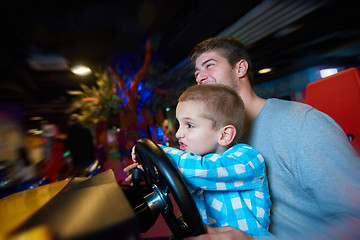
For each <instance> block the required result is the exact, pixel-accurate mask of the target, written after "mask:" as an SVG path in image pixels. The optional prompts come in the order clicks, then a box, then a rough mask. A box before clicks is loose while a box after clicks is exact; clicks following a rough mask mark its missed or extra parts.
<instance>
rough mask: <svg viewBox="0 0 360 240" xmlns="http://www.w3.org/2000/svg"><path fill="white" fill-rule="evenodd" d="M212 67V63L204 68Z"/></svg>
mask: <svg viewBox="0 0 360 240" xmlns="http://www.w3.org/2000/svg"><path fill="white" fill-rule="evenodd" d="M212 66H214V64H213V63H209V64H208V65H206V68H210V67H212Z"/></svg>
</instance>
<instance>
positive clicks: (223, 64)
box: [194, 51, 238, 90]
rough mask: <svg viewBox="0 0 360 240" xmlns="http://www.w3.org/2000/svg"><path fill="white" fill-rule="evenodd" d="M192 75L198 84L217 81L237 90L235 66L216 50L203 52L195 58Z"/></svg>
mask: <svg viewBox="0 0 360 240" xmlns="http://www.w3.org/2000/svg"><path fill="white" fill-rule="evenodd" d="M194 75H195V78H196V82H197V83H198V84H209V83H219V84H224V85H227V86H230V87H232V88H234V89H235V90H238V77H237V68H232V66H231V65H230V64H229V62H228V61H227V60H226V58H224V57H222V56H221V55H220V54H218V53H217V51H210V52H205V53H203V54H201V55H200V56H199V57H198V58H197V59H196V62H195V73H194Z"/></svg>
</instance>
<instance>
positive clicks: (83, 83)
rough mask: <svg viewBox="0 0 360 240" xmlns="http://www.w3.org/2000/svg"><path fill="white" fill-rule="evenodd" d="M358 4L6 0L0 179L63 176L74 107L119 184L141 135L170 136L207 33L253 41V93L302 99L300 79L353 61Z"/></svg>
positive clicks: (0, 46) (167, 140)
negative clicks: (195, 53) (194, 52)
mask: <svg viewBox="0 0 360 240" xmlns="http://www.w3.org/2000/svg"><path fill="white" fill-rule="evenodd" d="M359 8H360V3H359V2H357V1H335V0H324V1H310V0H309V1H296V0H294V1H291V0H263V1H260V0H242V1H239V0H234V1H230V0H223V1H220V2H219V1H212V0H192V1H190V0H189V1H188V0H177V1H167V0H132V1H109V0H102V1H96V0H92V1H76V0H74V1H22V0H13V1H7V2H4V3H2V4H1V10H2V14H1V21H0V22H1V31H2V34H1V39H0V59H1V60H0V72H1V78H0V83H1V84H0V117H1V119H0V170H1V174H2V175H1V177H2V182H1V184H2V186H5V187H6V186H14V185H17V183H19V182H23V181H25V180H28V179H33V178H34V177H43V176H47V177H51V176H52V177H53V178H52V179H59V178H64V177H67V176H69V171H70V170H69V169H71V166H70V167H69V166H68V165H67V162H68V161H69V162H71V160H72V156H71V155H69V150H68V147H67V146H66V144H65V140H66V139H67V137H68V132H67V131H68V127H69V121H68V119H69V117H70V116H71V114H74V113H76V114H77V120H78V121H79V123H81V125H82V126H83V127H85V128H87V129H88V130H89V131H90V133H91V136H92V141H93V144H94V154H95V155H94V158H95V159H97V160H99V162H100V163H101V164H100V165H101V167H103V168H104V166H105V168H113V169H119V171H118V172H116V175H117V177H118V179H119V181H121V180H122V179H123V178H124V175H123V173H122V172H121V169H122V167H123V165H124V164H126V161H127V160H126V159H127V158H128V156H129V150H130V149H131V146H132V145H133V143H134V142H135V141H136V140H137V139H138V138H140V137H149V138H152V139H153V140H154V141H156V142H160V143H163V144H168V145H176V139H174V132H175V119H174V107H175V106H176V101H177V97H178V96H179V94H180V93H181V92H182V91H183V90H184V89H185V88H187V87H188V86H190V85H193V84H194V83H195V81H194V77H193V66H192V64H191V62H190V59H189V57H188V53H189V51H190V50H191V48H192V47H193V46H194V45H195V44H196V43H198V42H200V41H202V40H205V39H207V38H209V37H214V36H233V37H236V38H238V39H240V40H241V41H242V42H243V43H244V44H245V46H247V47H248V48H249V51H250V53H251V55H252V57H253V63H254V66H255V91H256V92H257V93H258V94H259V96H261V97H264V98H269V97H277V98H282V99H287V100H293V101H303V99H304V97H305V87H306V85H307V84H308V83H310V82H312V81H315V80H317V79H320V78H322V77H324V76H327V74H328V73H326V72H325V71H322V70H326V69H327V70H328V71H327V72H329V71H330V74H331V73H334V72H337V71H341V70H343V69H346V68H349V67H354V66H355V67H358V66H359V60H360V59H359V58H360V23H359V17H358V16H359V13H358V11H359ZM79 66H80V67H82V68H80V69H77V70H76V69H74V68H75V67H79ZM261 70H262V71H261ZM54 143H61V144H62V145H57V146H56V145H54ZM55 147H57V148H55ZM49 159H52V160H51V161H54V162H57V163H58V164H57V166H56V168H55V169H52V170H51V169H50V170H49V169H47V168H46V166H47V165H48V163H49ZM52 165H53V164H52ZM19 166H20V168H21V169H22V170H24V171H17V173H18V175H20V176H13V177H12V178H11V179H16V181H13V180H12V181H13V182H16V184H15V183H12V184H11V181H10V180H9V179H10V177H9V176H12V175H11V174H14V171H13V169H15V167H19ZM9 169H12V170H11V171H10V170H9ZM44 169H47V170H46V171H45V170H44ZM61 173H62V174H63V175H61ZM49 174H50V175H51V176H50V175H49ZM54 174H55V176H54ZM5 187H4V188H5Z"/></svg>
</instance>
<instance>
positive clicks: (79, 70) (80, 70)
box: [70, 65, 92, 76]
mask: <svg viewBox="0 0 360 240" xmlns="http://www.w3.org/2000/svg"><path fill="white" fill-rule="evenodd" d="M70 70H71V72H73V73H74V74H76V75H80V76H86V75H89V74H90V73H91V72H92V71H91V69H90V68H88V67H86V66H83V65H77V66H73V67H71V69H70Z"/></svg>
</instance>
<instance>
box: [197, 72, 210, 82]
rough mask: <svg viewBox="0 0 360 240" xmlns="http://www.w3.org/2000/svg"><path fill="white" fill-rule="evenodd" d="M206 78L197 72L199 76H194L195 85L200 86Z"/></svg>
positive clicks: (205, 75) (203, 74)
mask: <svg viewBox="0 0 360 240" xmlns="http://www.w3.org/2000/svg"><path fill="white" fill-rule="evenodd" d="M207 78H208V76H207V74H205V73H203V72H199V74H198V75H197V76H196V82H197V84H202V82H203V81H205V80H206V79H207Z"/></svg>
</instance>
